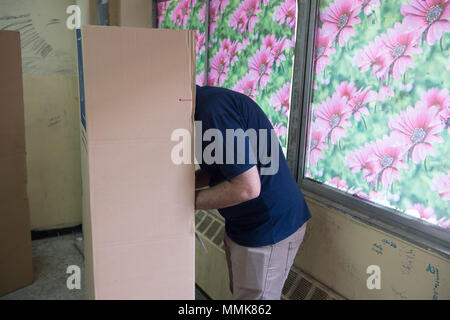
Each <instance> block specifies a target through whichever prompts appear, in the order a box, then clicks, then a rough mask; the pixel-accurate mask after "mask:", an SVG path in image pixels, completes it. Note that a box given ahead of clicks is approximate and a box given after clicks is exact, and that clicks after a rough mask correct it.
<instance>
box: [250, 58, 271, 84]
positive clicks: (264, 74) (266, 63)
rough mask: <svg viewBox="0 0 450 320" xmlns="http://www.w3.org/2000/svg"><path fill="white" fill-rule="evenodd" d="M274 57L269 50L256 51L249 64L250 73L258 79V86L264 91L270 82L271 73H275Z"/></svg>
mask: <svg viewBox="0 0 450 320" xmlns="http://www.w3.org/2000/svg"><path fill="white" fill-rule="evenodd" d="M272 65H273V56H272V54H271V52H270V50H269V49H260V50H258V51H256V53H255V54H254V55H253V57H252V58H251V59H250V61H249V63H248V68H249V69H250V73H252V74H254V76H255V77H256V78H257V79H258V86H259V87H260V88H261V89H264V87H265V86H266V84H267V83H268V82H269V81H270V73H271V72H273V68H272Z"/></svg>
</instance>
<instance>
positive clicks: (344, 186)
mask: <svg viewBox="0 0 450 320" xmlns="http://www.w3.org/2000/svg"><path fill="white" fill-rule="evenodd" d="M326 184H328V185H332V186H334V187H337V188H338V189H341V190H348V186H347V183H346V182H345V180H344V179H342V180H341V179H339V177H334V178H333V179H331V180H329V181H327V182H326Z"/></svg>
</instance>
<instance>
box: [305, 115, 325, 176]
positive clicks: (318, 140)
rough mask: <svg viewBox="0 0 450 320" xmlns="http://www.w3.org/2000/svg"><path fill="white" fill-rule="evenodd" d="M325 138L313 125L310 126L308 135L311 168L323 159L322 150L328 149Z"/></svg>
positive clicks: (323, 133)
mask: <svg viewBox="0 0 450 320" xmlns="http://www.w3.org/2000/svg"><path fill="white" fill-rule="evenodd" d="M326 136H327V135H326V132H323V131H321V130H319V129H318V128H317V125H316V124H315V123H313V124H312V126H311V132H310V135H309V139H310V140H309V163H310V165H311V166H312V167H313V166H315V165H316V163H317V161H319V159H322V158H323V157H324V155H323V152H322V150H323V149H328V145H327V143H326V141H325V140H326Z"/></svg>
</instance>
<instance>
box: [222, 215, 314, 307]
mask: <svg viewBox="0 0 450 320" xmlns="http://www.w3.org/2000/svg"><path fill="white" fill-rule="evenodd" d="M305 230H306V223H305V224H304V225H303V226H302V227H301V228H299V229H298V230H297V231H296V232H294V233H293V234H292V235H290V236H289V237H288V238H286V239H284V240H282V241H280V242H278V243H275V244H273V245H269V246H264V247H244V246H241V245H239V244H237V243H235V242H234V241H233V240H231V239H230V238H229V237H228V236H227V235H226V233H225V236H224V245H225V255H226V258H227V264H228V274H229V278H230V290H231V292H232V294H233V300H279V299H280V297H281V290H282V289H283V286H284V282H285V281H286V278H287V276H288V273H289V270H290V269H291V267H292V264H293V262H294V258H295V256H296V254H297V251H298V248H299V247H300V244H301V243H302V241H303V237H304V236H305Z"/></svg>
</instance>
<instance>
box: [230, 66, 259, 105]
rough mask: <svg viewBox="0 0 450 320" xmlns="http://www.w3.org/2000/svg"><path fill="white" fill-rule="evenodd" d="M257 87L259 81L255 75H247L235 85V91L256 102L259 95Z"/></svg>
mask: <svg viewBox="0 0 450 320" xmlns="http://www.w3.org/2000/svg"><path fill="white" fill-rule="evenodd" d="M257 86H258V79H257V78H255V77H254V75H253V74H250V73H247V74H246V75H245V76H244V77H243V78H242V79H241V80H239V81H238V82H237V83H236V84H235V86H234V87H233V90H234V91H237V92H240V93H243V94H245V95H246V96H249V97H250V98H252V99H253V100H254V99H255V96H256V95H257V94H258V90H257Z"/></svg>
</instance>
